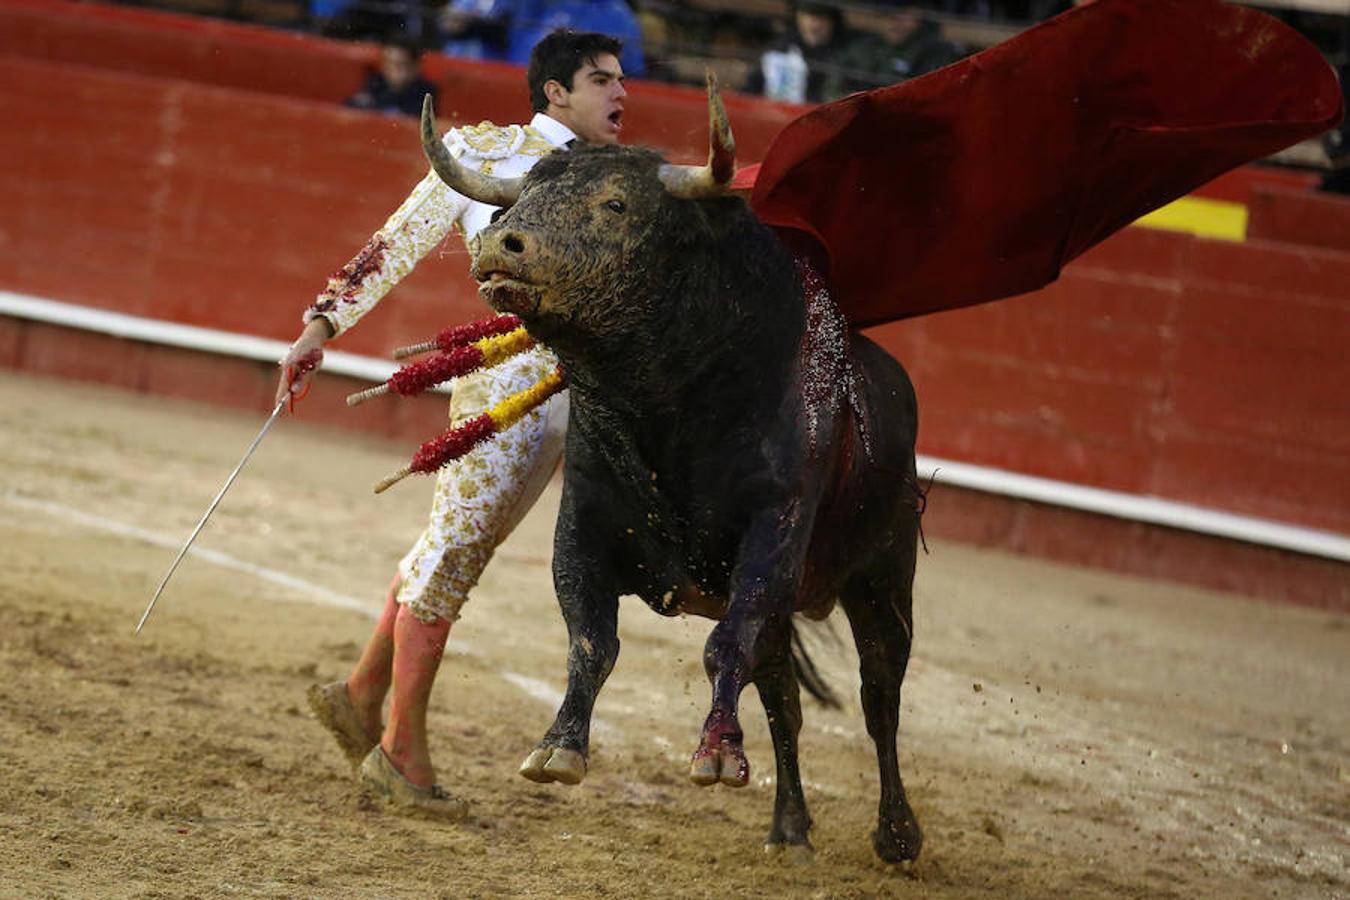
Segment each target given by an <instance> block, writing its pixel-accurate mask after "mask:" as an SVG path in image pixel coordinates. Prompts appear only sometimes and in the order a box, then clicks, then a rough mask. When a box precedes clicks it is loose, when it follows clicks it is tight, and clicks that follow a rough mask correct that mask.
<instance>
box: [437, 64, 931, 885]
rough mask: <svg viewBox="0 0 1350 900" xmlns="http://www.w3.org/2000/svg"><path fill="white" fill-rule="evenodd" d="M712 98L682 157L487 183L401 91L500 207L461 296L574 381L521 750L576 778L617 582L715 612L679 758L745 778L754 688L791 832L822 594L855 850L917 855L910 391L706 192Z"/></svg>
mask: <svg viewBox="0 0 1350 900" xmlns="http://www.w3.org/2000/svg"><path fill="white" fill-rule="evenodd" d="M709 111H710V120H711V123H712V125H711V129H710V131H711V135H710V145H711V149H710V153H709V159H708V163H707V165H705V166H701V167H688V166H673V165H668V164H666V163H665V162H664V160H663V159H662V158H661V157H660V156H659V155H658V154H656V153H654V152H652V151H649V150H644V149H639V148H631V147H596V148H578V149H575V150H572V151H571V152H558V153H554V154H552V155H550V156H548V157H546V158H545V159H544V160H542V161H541V162H540V163H538V164H537V165H536V166H535V167H534V168H533V169H532V170H531V171H530V172H529V174H528V175H527V176H525V177H524V178H523V179H514V180H510V181H506V180H501V179H493V178H492V177H490V176H483V175H481V174H479V173H475V172H471V171H467V170H466V169H464V168H463V167H461V166H460V165H459V164H458V163H457V162H456V161H455V160H454V159H453V158H452V157H451V156H450V154H449V153H447V152H446V151H445V149H444V147H443V145H442V144H441V142H440V141H438V140H437V139H436V135H435V131H434V126H433V122H432V118H431V115H430V106H429V104H428V107H427V109H426V110H424V115H423V123H422V128H423V146H424V150H425V151H426V153H427V155H428V158H429V159H430V160H431V163H432V166H433V167H434V168H435V170H436V171H437V172H438V173H439V174H440V176H441V178H442V179H443V180H444V181H446V183H447V184H449V185H450V186H451V187H452V188H454V189H456V190H458V191H460V192H461V193H464V194H466V195H468V196H470V197H473V198H475V199H480V200H482V201H484V202H488V203H492V204H494V205H498V206H502V207H505V210H504V212H503V213H501V214H499V215H498V217H497V219H496V221H495V222H494V224H492V225H491V226H490V227H488V228H486V229H484V230H483V231H481V232H480V233H479V234H478V236H477V237H476V238H475V239H474V241H473V243H472V245H471V247H470V250H471V254H472V260H473V262H472V269H471V272H472V274H473V276H474V277H475V278H476V279H477V280H478V281H479V283H480V288H479V290H480V294H481V296H482V297H483V298H484V299H485V300H486V301H487V302H488V303H489V304H490V305H491V306H492V307H493V308H494V309H496V310H498V311H500V312H509V313H514V314H516V315H518V316H520V317H521V318H522V319H523V320H524V322H525V324H526V325H527V327H528V329H529V331H530V333H531V334H532V335H533V336H534V337H535V338H536V339H538V340H540V341H542V342H544V343H546V344H547V345H548V346H549V347H551V348H552V349H553V350H554V351H555V352H556V353H557V356H558V359H559V361H560V365H561V368H562V370H563V372H564V374H565V376H566V379H567V383H568V385H569V389H570V392H571V420H570V424H569V429H568V435H567V444H566V457H565V471H564V482H563V493H562V505H561V510H560V513H559V516H558V522H557V529H556V532H555V536H554V557H553V579H554V584H555V587H556V591H557V596H558V603H559V605H560V606H561V609H562V614H563V617H564V619H565V620H566V623H567V630H568V639H569V646H568V655H567V691H566V695H565V697H564V698H563V701H562V705H561V708H560V709H559V711H558V714H557V717H556V718H555V720H554V722H553V724H552V726H551V727H550V728H549V729H548V731H547V733H546V734H545V735H544V738H543V740H542V741H541V742H540V743H539V745H538V746H537V747H536V748H535V749H534V750H533V752H531V753H530V754H529V756H528V758H527V759H526V760H525V762H524V764H523V765H522V766H521V769H520V771H521V774H522V775H524V776H525V777H526V778H529V779H531V780H534V781H538V782H554V781H556V782H561V783H564V784H576V783H579V782H580V781H581V780H582V778H583V776H584V775H585V772H586V764H587V756H588V741H589V732H590V722H591V715H592V710H593V707H594V705H595V702H596V696H597V694H598V693H599V691H600V688H601V686H602V685H603V684H604V682H605V679H606V677H607V676H608V675H609V673H610V671H611V669H612V668H613V666H614V663H615V660H616V659H617V657H618V653H619V639H618V606H619V598H620V596H622V595H637V596H638V597H640V598H642V600H643V601H644V602H645V603H646V604H647V605H648V606H650V607H651V608H652V609H653V610H655V611H656V612H658V613H660V614H662V615H665V616H673V615H676V614H680V613H690V614H698V615H702V616H707V617H709V618H711V619H714V620H716V621H717V624H716V625H715V626H714V627H713V628H712V631H711V634H710V635H709V637H708V640H707V644H706V647H705V650H704V654H703V664H704V668H705V670H706V672H707V676H708V680H709V682H710V683H711V687H712V704H711V709H710V710H709V712H708V716H707V719H706V721H705V722H704V725H703V730H702V734H701V737H700V739H699V743H698V747H697V749H696V750H695V751H694V754H693V759H692V762H691V767H690V772H689V776H690V778H691V779H692V780H693V781H694V782H695V783H696V784H700V785H712V784H716V783H719V782H720V783H721V784H724V785H729V786H731V787H739V786H743V785H745V784H746V783H747V782H748V780H749V774H750V768H749V763H748V761H747V759H746V755H745V750H744V747H743V737H742V729H741V725H740V721H739V704H740V695H741V692H742V690H743V689H744V688H745V687H746V685H748V684H751V683H753V684H754V685H755V687H756V689H757V690H758V692H759V696H760V699H761V701H762V703H763V706H764V709H765V712H766V713H767V716H768V724H769V730H770V733H771V736H772V740H773V747H774V756H775V763H776V775H777V778H776V794H775V798H774V809H773V823H772V827H771V829H770V831H769V834H768V839H767V843H768V847H769V848H770V849H773V848H783V847H789V846H797V847H804V848H809V847H810V842H809V837H808V832H809V830H810V827H811V817H810V814H809V813H808V811H807V804H806V799H805V797H804V796H803V792H802V786H801V778H800V775H799V771H798V758H797V736H798V732H799V731H800V728H801V723H802V714H801V703H800V683H801V682H802V681H804V680H806V676H807V674H808V673H806V672H804V671H803V665H802V660H801V659H800V658H799V657H796V656H794V653H793V650H792V648H793V634H794V626H793V615H794V614H800V615H804V616H807V617H811V618H816V619H820V618H823V617H825V616H826V615H828V614H829V613H830V611H831V610H832V609H833V607H834V605H835V604H836V603H838V604H839V605H841V606H842V607H843V609H844V612H845V613H846V615H847V618H848V622H849V625H850V628H851V630H852V633H853V637H854V641H855V643H856V646H857V651H858V656H859V659H860V668H861V675H862V692H861V700H862V707H863V713H864V716H865V718H866V723H867V730H868V734H869V735H870V736H871V738H872V740H873V741H874V743H875V745H876V753H877V764H878V767H879V769H880V782H881V797H880V804H879V812H878V820H877V828H876V830H875V831H874V832H873V834H872V843H873V847H874V848H875V850H876V853H877V854H878V855H879V856H880V857H881V858H882V859H883V860H887V861H899V860H909V859H914V858H916V857H917V856H918V854H919V850H920V846H921V843H922V834H921V831H920V829H919V825H918V822H917V821H916V819H915V816H914V813H913V811H912V810H911V808H910V805H909V802H908V800H907V799H906V796H905V791H904V786H903V783H902V781H901V776H900V769H899V764H898V761H897V756H896V732H897V728H898V724H899V709H900V688H901V683H902V681H903V679H904V675H905V668H906V665H907V662H908V659H909V653H910V645H911V636H912V633H913V628H912V624H913V623H912V614H911V607H912V582H913V577H914V567H915V558H916V553H917V544H918V533H919V511H920V505H921V504H920V502H919V500H920V497H921V494H920V492H919V489H918V484H917V481H916V473H915V460H914V444H915V434H916V428H917V407H916V402H915V397H914V390H913V386H912V385H911V383H910V380H909V377H908V376H907V375H906V373H905V371H904V369H903V368H902V367H901V366H900V364H899V363H897V362H896V361H895V360H894V359H893V358H892V357H890V356H889V355H888V354H887V353H885V352H884V351H883V350H882V349H881V348H879V347H878V346H877V345H876V344H874V343H873V342H872V341H870V340H868V339H867V338H865V337H863V336H862V335H860V334H857V333H854V332H853V331H851V330H850V328H849V326H848V323H847V321H846V320H845V319H844V317H843V316H842V315H841V314H840V313H839V311H838V309H837V308H836V307H835V305H834V303H833V302H832V300H831V298H830V295H829V293H828V291H827V290H825V289H824V287H823V285H822V283H821V282H820V280H819V279H818V278H816V277H815V275H814V273H813V272H811V271H810V270H809V269H808V268H803V269H801V270H800V271H799V270H798V269H797V267H796V264H794V256H793V254H791V253H790V252H789V251H788V250H787V249H786V248H785V247H784V246H783V244H782V243H781V242H780V241H779V239H778V238H777V237H776V236H775V234H774V233H773V232H772V231H771V230H770V229H768V228H767V227H765V226H764V225H763V224H762V223H761V222H760V221H759V220H758V219H757V218H756V217H755V215H754V213H753V212H752V211H751V210H750V208H749V207H748V206H747V204H746V203H745V202H744V201H743V200H742V199H741V198H739V197H737V196H733V195H731V194H730V193H729V191H728V183H729V181H730V178H731V174H732V170H733V168H734V142H733V140H732V136H731V130H730V127H729V125H728V123H727V119H726V113H725V110H724V109H723V107H722V104H721V101H720V99H719V98H718V95H717V91H716V88H715V85H712V84H710V85H709Z"/></svg>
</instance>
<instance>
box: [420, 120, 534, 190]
mask: <svg viewBox="0 0 1350 900" xmlns="http://www.w3.org/2000/svg"><path fill="white" fill-rule="evenodd" d="M422 152H423V153H425V154H426V156H427V161H428V162H429V163H431V168H433V169H435V170H436V174H437V175H439V176H441V181H444V182H445V183H446V184H447V185H449V186H450V187H451V188H452V189H454V190H456V191H458V192H459V193H461V194H463V195H464V196H465V197H468V198H469V199H470V200H477V201H478V202H479V203H486V204H487V205H488V206H510V205H511V204H513V203H515V202H516V201H517V200H519V199H520V186H521V184H522V183H523V182H524V179H523V178H494V177H492V176H491V175H484V174H483V173H482V172H475V171H474V170H473V169H470V168H468V167H467V166H462V165H460V162H459V160H457V159H455V157H454V155H453V154H451V152H450V151H449V150H447V149H446V147H445V144H444V143H443V142H442V141H441V139H440V138H439V137H437V136H436V114H435V112H433V110H432V106H431V95H430V94H427V95H426V96H425V97H423V98H422Z"/></svg>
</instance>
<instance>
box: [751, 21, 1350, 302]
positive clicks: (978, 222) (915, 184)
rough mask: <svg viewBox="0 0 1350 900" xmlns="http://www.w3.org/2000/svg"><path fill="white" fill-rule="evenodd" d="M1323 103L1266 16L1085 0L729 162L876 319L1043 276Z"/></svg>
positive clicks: (1306, 57)
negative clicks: (737, 163) (752, 158)
mask: <svg viewBox="0 0 1350 900" xmlns="http://www.w3.org/2000/svg"><path fill="white" fill-rule="evenodd" d="M1341 102H1342V101H1341V91H1340V87H1339V86H1338V84H1337V82H1336V78H1335V74H1334V72H1333V71H1332V69H1331V67H1330V66H1329V65H1328V64H1327V63H1326V62H1325V61H1324V60H1323V59H1322V57H1321V55H1320V54H1319V53H1318V51H1317V49H1316V48H1315V47H1313V45H1312V44H1310V43H1309V42H1308V41H1306V40H1305V39H1304V38H1302V37H1301V36H1300V35H1298V33H1296V32H1294V31H1293V30H1291V29H1289V28H1288V27H1286V26H1284V25H1283V24H1281V23H1280V22H1278V21H1276V20H1274V19H1272V18H1270V17H1268V16H1266V15H1263V14H1261V13H1258V12H1255V11H1253V10H1251V9H1247V8H1244V7H1234V6H1227V5H1224V4H1223V3H1220V2H1217V0H1096V2H1091V3H1087V4H1085V5H1083V6H1079V7H1076V8H1074V9H1073V10H1070V11H1069V12H1066V13H1064V14H1063V15H1060V16H1057V17H1055V18H1054V19H1051V20H1049V21H1047V22H1044V23H1042V24H1041V25H1038V26H1036V27H1035V28H1032V29H1030V30H1028V31H1025V32H1023V33H1022V34H1020V35H1018V36H1017V37H1015V38H1012V39H1011V40H1009V41H1006V42H1004V43H1002V44H1000V45H998V46H997V47H993V48H990V49H989V50H986V51H984V52H983V53H980V54H978V55H976V56H973V57H971V58H969V59H966V60H963V61H961V62H959V63H956V64H954V65H951V66H948V67H946V68H944V69H940V70H938V71H937V72H934V73H932V74H930V75H927V76H925V77H923V78H918V79H915V80H913V81H907V82H905V83H903V84H900V85H896V86H894V87H889V88H881V89H878V90H874V91H868V92H866V93H861V94H854V95H852V96H849V97H846V98H844V99H843V100H839V101H837V102H834V103H829V104H826V105H824V106H820V107H817V108H816V109H814V110H812V111H811V112H809V113H807V114H806V115H803V116H802V117H801V118H799V119H797V120H795V121H793V122H791V123H789V124H788V126H787V127H786V128H784V129H783V131H782V132H781V133H780V134H779V135H778V137H777V138H775V140H774V142H773V144H772V145H771V146H770V147H769V150H768V152H767V153H766V154H765V157H764V161H763V163H762V164H761V166H759V167H758V173H757V175H754V174H753V173H752V172H750V171H747V172H746V173H744V174H738V177H737V180H738V182H739V183H740V184H745V183H746V181H747V176H751V177H754V190H753V193H752V194H751V199H750V202H751V205H752V206H753V207H754V209H755V211H756V212H757V213H758V214H759V216H760V218H761V219H763V220H764V221H765V222H766V223H768V224H769V225H772V226H775V227H776V228H778V229H780V232H781V231H783V230H784V229H786V230H787V231H788V233H785V235H784V236H785V237H786V238H787V239H788V241H789V243H790V244H792V245H793V246H795V247H798V248H805V252H808V253H810V255H811V256H813V257H814V259H815V262H816V264H817V266H818V267H819V268H822V269H823V270H824V271H825V272H826V274H827V275H828V278H829V280H830V283H831V286H832V288H833V291H834V294H835V298H836V300H837V301H838V302H839V305H840V307H841V308H842V309H843V311H844V314H845V315H846V316H847V317H848V318H849V320H850V321H851V322H852V323H853V324H855V325H858V326H866V325H877V324H880V323H882V322H889V321H893V320H895V319H902V318H907V317H909V316H915V315H921V314H923V313H930V312H937V311H939V310H945V309H955V308H957V307H961V306H968V305H971V304H975V303H983V302H985V301H988V300H996V299H999V298H1000V297H1007V296H1011V295H1013V294H1020V293H1023V292H1026V291H1031V290H1035V289H1036V288H1039V287H1042V286H1044V285H1046V284H1049V283H1050V282H1051V281H1054V280H1055V278H1056V277H1057V276H1058V275H1059V271H1060V268H1061V267H1062V266H1064V265H1065V264H1066V263H1068V262H1069V260H1071V259H1073V258H1074V257H1076V256H1078V255H1079V254H1080V253H1082V252H1083V251H1085V250H1087V249H1088V248H1089V247H1091V246H1093V245H1094V244H1096V243H1098V242H1099V241H1101V240H1103V239H1104V238H1106V237H1107V236H1108V235H1110V234H1111V233H1113V232H1115V231H1117V230H1118V229H1120V228H1123V227H1124V226H1126V225H1128V224H1129V223H1130V222H1133V221H1134V220H1135V219H1137V218H1139V217H1140V216H1141V215H1143V214H1145V213H1147V212H1149V211H1150V210H1153V209H1156V208H1157V207H1159V206H1162V205H1164V204H1166V203H1168V202H1170V201H1172V200H1174V199H1176V198H1177V197H1180V196H1182V195H1183V194H1186V193H1188V192H1189V191H1191V190H1193V189H1195V188H1196V187H1199V186H1200V185H1202V184H1204V183H1205V182H1207V181H1209V180H1211V179H1213V178H1214V177H1215V176H1217V175H1219V174H1221V173H1222V172H1225V171H1227V170H1228V169H1231V168H1233V167H1235V166H1238V165H1241V164H1242V163H1245V162H1248V161H1250V160H1253V159H1257V158H1260V157H1262V156H1267V155H1269V154H1270V153H1273V152H1275V151H1276V150H1279V149H1281V148H1283V147H1286V146H1288V145H1290V144H1293V143H1296V142H1297V141H1300V140H1302V139H1304V138H1307V137H1311V136H1313V135H1316V134H1319V133H1321V132H1323V131H1325V130H1326V129H1328V128H1330V127H1331V126H1333V125H1334V124H1335V123H1336V122H1338V121H1339V120H1340V117H1341ZM803 232H804V233H805V234H806V235H810V236H811V237H812V238H814V240H815V242H816V243H813V242H811V241H804V240H803V238H802V237H801V235H802V233H803Z"/></svg>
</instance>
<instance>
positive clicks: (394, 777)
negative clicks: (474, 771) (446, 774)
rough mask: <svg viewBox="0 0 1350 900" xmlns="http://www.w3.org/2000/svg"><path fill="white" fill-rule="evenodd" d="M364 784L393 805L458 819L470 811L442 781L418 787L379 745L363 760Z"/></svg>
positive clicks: (449, 818) (362, 781)
mask: <svg viewBox="0 0 1350 900" xmlns="http://www.w3.org/2000/svg"><path fill="white" fill-rule="evenodd" d="M360 774H361V783H362V784H363V785H365V786H366V787H367V788H369V789H370V791H371V792H372V793H374V794H375V795H377V796H379V797H380V798H382V799H383V800H384V801H385V802H386V803H391V804H393V805H394V806H405V807H409V808H411V809H415V810H418V811H420V812H426V813H430V814H432V815H434V816H436V817H437V818H439V819H448V820H450V821H452V822H457V821H459V820H460V819H462V818H464V817H465V816H466V815H468V814H469V804H468V801H466V800H461V799H460V798H459V797H456V796H454V795H452V794H451V793H450V792H449V791H447V790H446V789H445V788H443V787H441V786H440V785H439V784H433V785H432V786H431V787H429V788H424V787H418V786H417V785H415V784H413V783H412V782H411V781H409V780H408V779H406V778H404V777H403V773H401V772H400V771H399V770H398V769H396V768H394V764H393V763H392V762H390V761H389V757H388V756H386V755H385V752H384V748H383V747H381V746H379V745H378V744H377V745H376V746H375V749H374V750H371V751H370V753H369V754H367V755H366V758H365V760H364V761H363V762H362V763H361V773H360Z"/></svg>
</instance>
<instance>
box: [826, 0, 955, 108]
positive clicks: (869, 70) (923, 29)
mask: <svg viewBox="0 0 1350 900" xmlns="http://www.w3.org/2000/svg"><path fill="white" fill-rule="evenodd" d="M962 55H963V54H962V52H961V49H960V48H959V47H957V46H956V45H955V44H953V43H952V42H951V41H949V40H947V39H946V38H944V37H943V36H942V29H941V27H940V26H939V25H938V23H937V22H935V21H934V20H932V19H930V18H928V16H927V15H925V14H924V11H923V10H922V9H920V8H919V7H918V6H914V5H911V4H905V5H902V6H899V7H897V8H896V9H894V10H891V11H890V12H888V13H887V14H886V16H885V18H884V20H883V22H882V25H881V28H880V31H879V33H877V34H869V35H866V36H864V37H862V38H859V39H858V40H855V41H853V42H851V43H850V44H848V46H846V47H844V48H842V49H841V51H840V54H839V64H840V66H841V67H843V69H844V70H845V84H846V85H847V88H848V90H850V91H862V90H867V89H869V88H874V87H880V86H881V85H887V84H896V83H897V82H901V81H904V80H905V79H907V78H917V77H918V76H920V75H926V74H928V73H929V72H932V71H934V70H935V69H940V68H942V67H943V66H945V65H948V64H950V63H954V62H956V61H957V60H958V59H960V58H961V56H962Z"/></svg>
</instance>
